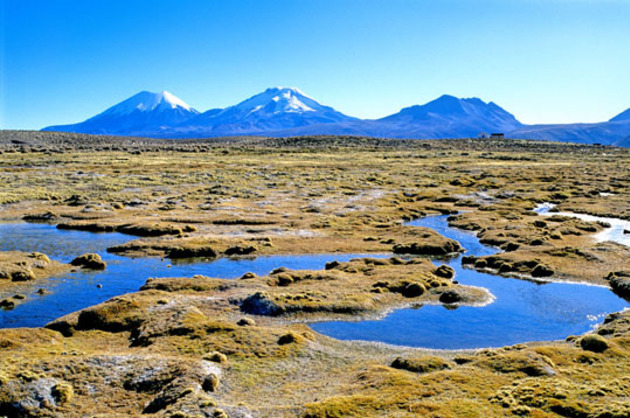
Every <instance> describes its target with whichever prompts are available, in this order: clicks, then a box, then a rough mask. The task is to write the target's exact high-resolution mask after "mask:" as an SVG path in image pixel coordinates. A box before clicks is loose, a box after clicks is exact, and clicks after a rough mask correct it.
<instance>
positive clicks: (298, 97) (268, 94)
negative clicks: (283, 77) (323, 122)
mask: <svg viewBox="0 0 630 418" xmlns="http://www.w3.org/2000/svg"><path fill="white" fill-rule="evenodd" d="M325 108H326V106H323V105H321V104H320V103H319V102H318V101H317V100H315V99H313V98H311V97H309V96H307V95H306V94H304V93H303V92H302V91H300V90H299V89H297V88H295V87H271V88H268V89H267V90H265V91H264V92H262V93H259V94H257V95H255V96H252V97H250V98H249V99H247V100H244V101H242V102H241V103H239V104H237V105H236V106H234V109H237V110H239V111H240V112H244V113H254V112H261V113H265V114H277V113H304V112H317V111H321V110H324V109H325Z"/></svg>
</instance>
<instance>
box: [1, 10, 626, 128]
mask: <svg viewBox="0 0 630 418" xmlns="http://www.w3.org/2000/svg"><path fill="white" fill-rule="evenodd" d="M0 5H1V6H0V28H1V30H2V34H1V37H2V38H1V39H0V83H1V84H0V127H1V128H5V129H16V128H21V129H39V128H42V127H44V126H47V125H52V124H64V123H74V122H79V121H82V120H84V119H86V118H88V117H90V116H93V115H94V114H96V113H99V112H101V111H103V110H104V109H105V108H107V107H109V106H111V105H113V104H115V103H117V102H119V101H121V100H123V99H125V98H127V97H129V96H131V95H133V94H135V93H136V92H138V91H141V90H150V91H161V90H168V91H170V92H172V93H173V94H175V95H177V96H178V97H180V98H181V99H183V100H184V101H186V102H187V103H189V104H190V105H191V106H193V107H195V108H197V109H198V110H201V111H203V110H207V109H210V108H213V107H225V106H229V105H232V104H235V103H237V102H238V101H241V100H243V99H245V98H247V97H249V96H252V95H254V94H256V93H258V92H260V91H262V90H264V89H265V88H267V87H270V86H295V87H299V88H300V89H301V90H303V91H304V92H306V93H307V94H309V95H311V96H313V97H314V98H315V99H317V100H319V101H320V102H322V103H324V104H327V105H330V106H333V107H335V108H336V109H338V110H340V111H342V112H344V113H346V114H349V115H352V116H358V117H363V118H378V117H382V116H386V115H388V114H391V113H395V112H397V111H398V110H399V109H400V108H402V107H405V106H409V105H412V104H422V103H425V102H427V101H429V100H432V99H434V98H436V97H438V96H440V95H442V94H445V93H448V94H452V95H455V96H459V97H472V96H476V97H480V98H482V99H484V100H486V101H490V100H492V101H494V102H495V103H497V104H499V105H500V106H502V107H504V108H505V109H506V110H508V111H510V112H512V113H514V114H515V115H516V117H517V118H518V119H520V120H521V121H522V122H524V123H550V122H577V121H583V122H595V121H601V120H607V119H609V118H611V117H612V116H614V115H615V114H617V113H619V112H621V111H623V110H625V109H626V108H628V107H630V0H378V1H377V0H310V1H307V0H293V1H282V0H279V1H270V0H269V1H265V0H257V1H256V0H249V1H246V0H232V1H228V0H226V1H219V0H214V1H212V0H198V1H192V0H162V1H160V0H151V1H149V0H146V1H145V0H125V1H118V0H54V1H53V0H0Z"/></svg>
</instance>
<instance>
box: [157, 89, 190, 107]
mask: <svg viewBox="0 0 630 418" xmlns="http://www.w3.org/2000/svg"><path fill="white" fill-rule="evenodd" d="M160 94H161V95H162V97H163V98H164V101H165V102H167V103H169V104H170V105H171V108H172V109H175V108H176V107H183V108H184V109H186V110H190V106H189V105H188V104H187V103H186V102H184V101H183V100H182V99H180V98H179V97H177V96H175V95H174V94H172V93H169V92H168V91H166V90H165V91H163V92H162V93H160Z"/></svg>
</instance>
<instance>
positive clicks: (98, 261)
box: [70, 253, 107, 270]
mask: <svg viewBox="0 0 630 418" xmlns="http://www.w3.org/2000/svg"><path fill="white" fill-rule="evenodd" d="M70 264H72V265H73V266H78V267H84V268H88V269H92V270H105V269H106V268H107V263H105V262H104V261H103V259H102V258H101V256H100V255H98V254H95V253H86V254H82V255H80V256H78V257H76V258H75V259H74V260H72V261H71V262H70Z"/></svg>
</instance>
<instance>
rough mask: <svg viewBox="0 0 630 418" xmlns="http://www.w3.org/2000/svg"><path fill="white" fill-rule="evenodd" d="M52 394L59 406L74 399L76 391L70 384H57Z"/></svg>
mask: <svg viewBox="0 0 630 418" xmlns="http://www.w3.org/2000/svg"><path fill="white" fill-rule="evenodd" d="M50 393H51V395H52V396H53V398H55V401H56V402H57V403H58V404H59V405H63V404H66V403H68V402H70V401H72V399H73V398H74V389H73V387H72V385H71V384H69V383H57V384H56V385H55V386H53V388H52V390H51V392H50Z"/></svg>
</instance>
